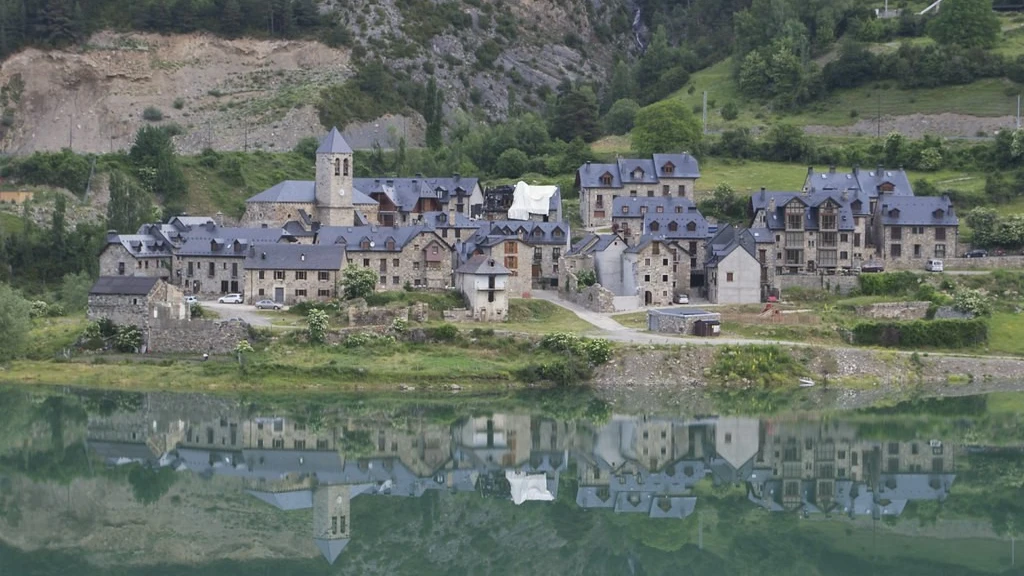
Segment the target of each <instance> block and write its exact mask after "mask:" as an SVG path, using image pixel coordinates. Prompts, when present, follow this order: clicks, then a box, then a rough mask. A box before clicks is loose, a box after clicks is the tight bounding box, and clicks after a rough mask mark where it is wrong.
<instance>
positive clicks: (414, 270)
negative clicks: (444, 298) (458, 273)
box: [345, 232, 452, 292]
mask: <svg viewBox="0 0 1024 576" xmlns="http://www.w3.org/2000/svg"><path fill="white" fill-rule="evenodd" d="M345 257H346V258H347V264H348V265H351V266H361V267H363V268H370V269H373V270H374V271H376V272H377V275H378V283H377V291H378V292H385V291H388V290H401V289H403V287H404V286H405V285H406V284H408V285H409V286H410V287H412V288H426V289H431V290H441V289H444V288H448V287H451V285H452V249H451V247H450V246H449V245H448V244H447V243H445V242H444V240H442V239H441V237H440V236H438V235H437V234H436V233H434V232H424V233H422V234H420V235H418V236H417V237H416V238H414V239H412V240H410V241H409V242H408V243H407V244H406V245H405V247H403V248H400V249H399V248H397V247H396V248H395V249H394V250H361V249H360V247H359V246H349V247H348V249H347V250H346V253H345Z"/></svg>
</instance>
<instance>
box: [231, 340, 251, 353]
mask: <svg viewBox="0 0 1024 576" xmlns="http://www.w3.org/2000/svg"><path fill="white" fill-rule="evenodd" d="M252 351H253V349H252V344H249V341H248V340H239V341H238V344H235V354H245V353H247V352H252Z"/></svg>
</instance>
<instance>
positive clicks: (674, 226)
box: [668, 220, 679, 232]
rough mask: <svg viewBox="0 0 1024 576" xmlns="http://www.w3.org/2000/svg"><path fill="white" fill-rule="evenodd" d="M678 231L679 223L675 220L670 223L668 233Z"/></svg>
mask: <svg viewBox="0 0 1024 576" xmlns="http://www.w3.org/2000/svg"><path fill="white" fill-rule="evenodd" d="M677 230H679V223H678V222H676V221H674V220H673V221H672V222H669V223H668V231H669V232H675V231H677Z"/></svg>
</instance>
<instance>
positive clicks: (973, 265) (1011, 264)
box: [885, 256, 1024, 272]
mask: <svg viewBox="0 0 1024 576" xmlns="http://www.w3.org/2000/svg"><path fill="white" fill-rule="evenodd" d="M940 260H942V264H943V267H944V268H945V269H946V270H995V269H1000V270H1005V269H1015V270H1021V269H1024V256H989V257H988V258H940ZM927 262H928V259H927V258H903V259H900V260H886V261H885V269H886V270H890V271H892V270H915V271H916V270H919V271H922V272H923V271H924V266H925V264H926V263H927Z"/></svg>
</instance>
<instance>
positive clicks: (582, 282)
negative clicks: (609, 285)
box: [576, 270, 597, 288]
mask: <svg viewBox="0 0 1024 576" xmlns="http://www.w3.org/2000/svg"><path fill="white" fill-rule="evenodd" d="M576 280H577V285H578V286H579V287H580V288H587V287H590V286H593V285H594V284H597V273H596V272H594V271H593V270H581V271H580V272H579V273H578V274H576Z"/></svg>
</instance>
